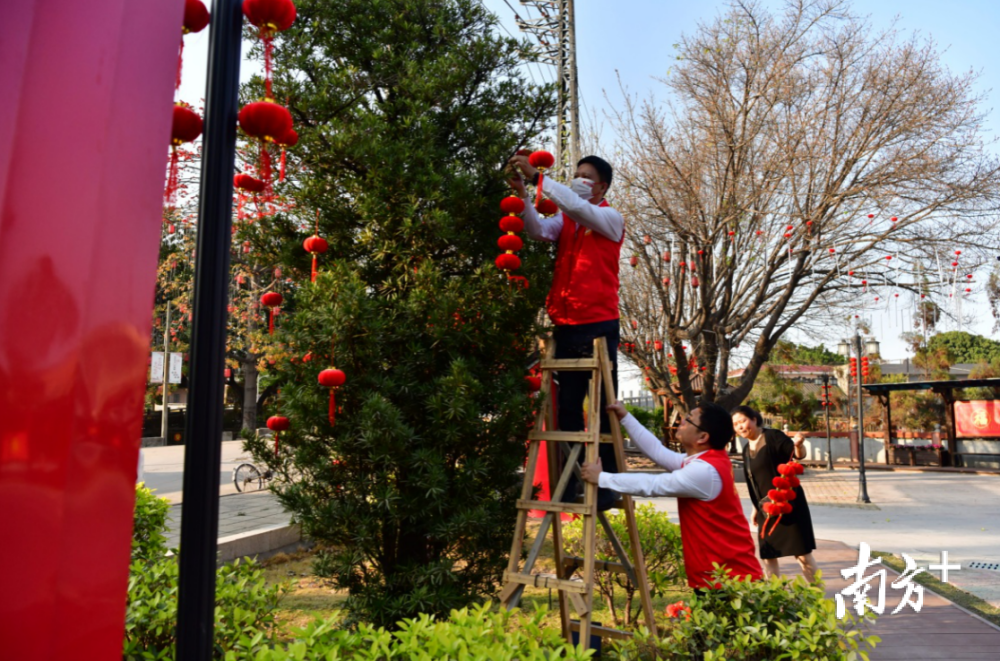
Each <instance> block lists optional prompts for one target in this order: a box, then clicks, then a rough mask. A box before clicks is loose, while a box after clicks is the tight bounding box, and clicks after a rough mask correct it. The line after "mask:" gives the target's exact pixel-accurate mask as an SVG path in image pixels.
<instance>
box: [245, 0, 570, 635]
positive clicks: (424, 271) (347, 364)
mask: <svg viewBox="0 0 1000 661" xmlns="http://www.w3.org/2000/svg"><path fill="white" fill-rule="evenodd" d="M296 4H297V7H298V19H297V20H296V22H295V24H294V26H293V27H292V29H291V30H289V31H288V32H285V33H282V34H281V35H280V38H279V40H278V44H277V48H276V51H275V63H276V65H275V66H276V69H275V70H276V78H275V88H276V89H275V94H276V97H279V98H278V100H279V101H281V102H284V100H285V99H286V98H287V103H288V107H289V109H290V110H291V112H292V114H293V116H294V117H295V121H296V129H297V130H298V132H299V136H300V139H299V144H298V146H297V147H296V148H295V149H294V150H292V151H289V153H288V159H289V160H288V171H289V179H288V181H286V182H285V184H284V189H283V190H284V191H285V192H286V193H290V194H291V195H293V196H294V198H295V199H296V200H297V204H298V209H299V212H298V214H299V217H298V218H297V219H296V218H293V216H294V213H290V214H278V215H277V216H275V217H273V218H270V219H267V220H266V221H264V222H268V223H271V224H272V227H273V231H274V233H275V234H282V235H283V234H290V233H293V232H294V231H295V230H296V229H297V227H301V228H302V229H301V230H299V231H298V234H297V235H296V238H295V242H297V243H292V242H290V243H289V245H290V246H291V248H294V249H289V250H287V251H284V253H283V254H284V255H285V260H286V263H285V266H286V270H287V271H289V272H290V271H298V273H299V274H301V278H300V280H301V282H302V285H301V286H300V287H299V288H298V289H297V291H295V292H292V293H291V295H288V294H286V297H287V298H290V299H291V300H290V301H288V303H286V305H285V306H283V310H282V316H281V326H280V329H279V331H278V332H277V333H276V335H275V336H274V341H275V342H276V343H280V344H281V345H282V346H283V351H282V352H278V353H277V354H276V355H278V356H283V357H279V358H278V362H277V363H276V365H275V366H274V368H273V369H272V371H271V372H270V376H269V377H268V379H269V382H270V383H273V384H275V385H277V386H278V387H280V389H281V390H280V396H279V397H278V398H277V401H276V403H275V405H274V406H272V407H271V409H270V412H271V413H273V412H274V410H276V407H279V406H280V409H281V413H282V415H286V416H288V417H289V418H290V419H291V422H292V429H291V430H290V431H288V432H282V434H281V446H282V448H283V450H286V451H283V452H281V453H280V454H279V455H278V457H277V458H276V457H275V455H274V452H273V449H272V447H271V446H269V445H268V444H266V443H264V442H262V441H261V442H257V443H255V444H253V446H252V448H253V450H254V453H255V455H256V456H257V458H258V459H259V460H261V461H266V462H268V463H269V465H270V466H271V467H272V468H273V469H274V470H276V471H277V472H278V473H279V474H280V475H283V476H285V477H287V478H288V479H287V480H285V481H279V482H277V484H276V486H275V490H276V491H277V493H278V496H279V498H280V500H281V502H282V503H283V504H284V506H285V507H286V508H288V509H289V510H290V511H291V512H293V513H294V516H295V518H296V520H298V521H299V522H301V524H302V526H303V530H304V532H305V534H306V535H308V536H309V537H311V538H312V539H313V540H315V541H316V542H318V543H319V544H320V545H321V547H322V548H324V549H325V551H324V552H323V553H322V554H321V556H320V558H321V561H320V562H318V565H320V569H322V570H323V571H325V572H327V573H328V574H329V575H330V576H332V577H333V578H334V579H335V583H336V585H337V586H339V587H341V588H346V589H348V590H349V599H348V602H347V606H348V608H349V610H350V611H351V613H352V616H353V617H355V618H358V619H365V620H368V621H371V622H373V623H376V624H379V625H385V626H394V625H395V624H396V622H398V621H399V619H400V618H402V617H408V616H413V615H415V614H416V613H418V612H430V613H446V612H447V611H448V610H449V609H452V608H456V607H460V606H463V605H466V604H468V603H470V602H472V601H475V600H477V599H480V598H482V597H483V596H486V595H489V594H491V593H493V592H494V591H495V590H496V589H497V587H498V582H499V580H500V578H501V574H502V571H503V569H504V567H505V564H506V556H507V551H508V544H509V543H510V539H511V535H512V533H513V524H514V520H515V515H516V511H515V507H514V504H515V500H516V499H517V498H518V497H519V486H520V482H521V477H520V475H519V474H518V469H519V468H520V467H521V466H522V465H523V461H524V457H525V438H526V435H527V432H528V426H529V424H530V421H531V415H532V410H533V409H534V407H535V402H534V401H533V400H532V399H531V397H530V393H529V389H528V385H527V383H526V381H525V376H526V370H525V368H526V365H527V364H528V361H529V358H530V356H531V354H532V352H533V350H534V347H535V337H536V334H537V332H538V330H539V329H538V327H537V319H538V318H539V317H538V312H539V309H540V308H541V306H542V303H543V300H544V295H545V292H546V291H547V289H548V284H549V283H548V280H547V278H548V273H549V271H550V270H551V254H550V252H549V251H550V248H549V247H548V246H546V245H544V244H539V243H537V242H530V241H527V240H526V241H525V247H524V249H523V250H521V251H520V252H519V256H520V257H521V259H522V261H523V266H522V268H521V269H519V270H518V271H517V272H516V275H521V276H525V277H526V278H527V279H528V282H529V283H530V284H529V286H528V287H527V288H525V287H523V286H522V285H521V284H519V282H518V281H511V280H508V279H507V277H506V275H505V274H504V273H503V272H501V271H499V270H498V269H497V267H496V266H495V265H494V263H493V261H494V259H495V258H496V256H497V255H498V254H500V252H502V251H501V250H499V249H498V247H497V239H498V238H499V237H500V235H501V234H502V233H501V231H500V230H499V228H498V220H499V219H500V217H501V216H502V215H503V214H502V212H501V211H500V210H499V202H500V200H501V199H502V198H503V197H504V196H506V195H508V194H510V192H509V188H507V186H506V183H505V181H504V170H503V168H504V165H505V163H506V160H507V159H508V158H509V157H510V156H511V155H512V154H513V153H514V151H515V150H516V149H518V148H519V147H522V146H529V147H537V146H538V135H539V133H540V132H541V131H542V130H543V129H544V124H545V119H544V118H546V117H549V116H551V113H552V100H551V99H552V95H551V90H550V89H542V88H538V87H536V86H533V85H531V84H529V83H528V82H527V81H526V79H525V77H524V75H523V73H522V70H521V69H520V68H519V64H520V62H521V60H520V53H521V52H522V49H523V48H524V47H525V46H524V44H521V43H518V42H517V41H515V40H513V39H510V38H506V37H503V36H501V35H499V33H498V32H497V28H498V25H497V23H496V19H495V17H494V16H492V15H491V14H490V13H489V12H487V11H486V10H485V9H484V8H483V7H482V6H481V4H480V3H479V2H477V1H475V0H336V1H333V0H302V1H301V2H297V3H296ZM245 91H247V92H250V91H251V90H250V89H248V90H245ZM248 96H249V94H248ZM317 210H318V212H319V234H320V235H321V236H323V237H324V238H325V239H327V240H328V241H329V242H330V249H329V251H328V252H327V253H326V254H325V255H324V256H323V257H322V258H321V263H320V276H319V278H318V280H317V282H316V283H315V284H311V283H309V275H308V274H309V267H310V265H309V262H310V257H309V256H308V255H307V254H306V253H305V252H304V251H303V250H302V247H301V242H302V240H303V239H304V238H306V237H307V236H309V235H311V234H312V231H313V214H314V213H315V212H316V211H317ZM297 223H298V225H297ZM522 236H523V235H522ZM523 238H525V239H526V237H523ZM334 365H335V366H336V367H337V368H339V369H342V370H343V371H344V372H345V373H346V375H347V382H346V383H345V384H344V385H343V386H342V387H340V388H339V389H338V390H337V391H336V402H337V406H338V409H337V412H336V422H335V424H333V425H331V424H330V421H329V420H328V393H329V391H328V390H327V389H326V388H324V387H322V386H320V385H319V384H318V382H317V375H318V373H319V372H320V371H321V370H322V369H324V368H328V367H331V366H334Z"/></svg>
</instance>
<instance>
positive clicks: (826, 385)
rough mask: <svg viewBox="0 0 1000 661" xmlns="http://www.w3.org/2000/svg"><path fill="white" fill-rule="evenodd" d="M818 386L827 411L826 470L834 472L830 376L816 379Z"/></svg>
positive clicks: (824, 375) (826, 375) (825, 375)
mask: <svg viewBox="0 0 1000 661" xmlns="http://www.w3.org/2000/svg"><path fill="white" fill-rule="evenodd" d="M816 385H818V386H821V387H822V388H823V408H824V409H825V411H826V469H827V470H831V471H832V470H833V450H832V449H831V445H830V406H831V405H832V404H833V402H831V401H830V375H829V374H823V375H821V376H820V377H819V378H818V379H816Z"/></svg>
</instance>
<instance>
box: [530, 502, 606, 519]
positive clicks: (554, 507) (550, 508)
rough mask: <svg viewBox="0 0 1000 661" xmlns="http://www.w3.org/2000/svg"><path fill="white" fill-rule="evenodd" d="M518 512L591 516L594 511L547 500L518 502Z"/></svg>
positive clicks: (584, 507) (584, 506)
mask: <svg viewBox="0 0 1000 661" xmlns="http://www.w3.org/2000/svg"><path fill="white" fill-rule="evenodd" d="M517 509H519V510H541V511H542V512H561V513H563V514H582V515H584V516H585V515H587V514H593V513H594V510H593V509H592V508H590V507H587V506H586V505H581V504H578V503H553V502H552V501H549V500H518V501H517Z"/></svg>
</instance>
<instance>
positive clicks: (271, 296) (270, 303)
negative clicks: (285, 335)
mask: <svg viewBox="0 0 1000 661" xmlns="http://www.w3.org/2000/svg"><path fill="white" fill-rule="evenodd" d="M283 300H284V299H283V298H282V296H281V294H279V293H278V292H276V291H269V292H267V293H266V294H264V295H263V296H261V297H260V304H261V305H263V306H265V307H267V308H269V314H268V317H269V320H268V332H269V334H270V335H274V315H275V314H276V313H277V310H275V309H274V308H277V307H278V306H279V305H281V302H282V301H283Z"/></svg>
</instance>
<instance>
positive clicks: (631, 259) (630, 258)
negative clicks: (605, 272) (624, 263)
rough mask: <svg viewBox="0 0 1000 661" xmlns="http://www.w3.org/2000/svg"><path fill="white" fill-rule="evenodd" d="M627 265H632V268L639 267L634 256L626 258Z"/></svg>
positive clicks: (637, 260)
mask: <svg viewBox="0 0 1000 661" xmlns="http://www.w3.org/2000/svg"><path fill="white" fill-rule="evenodd" d="M628 263H629V264H631V265H632V268H635V267H636V266H638V265H639V258H638V257H637V256H635V255H632V256H631V257H629V258H628Z"/></svg>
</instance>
